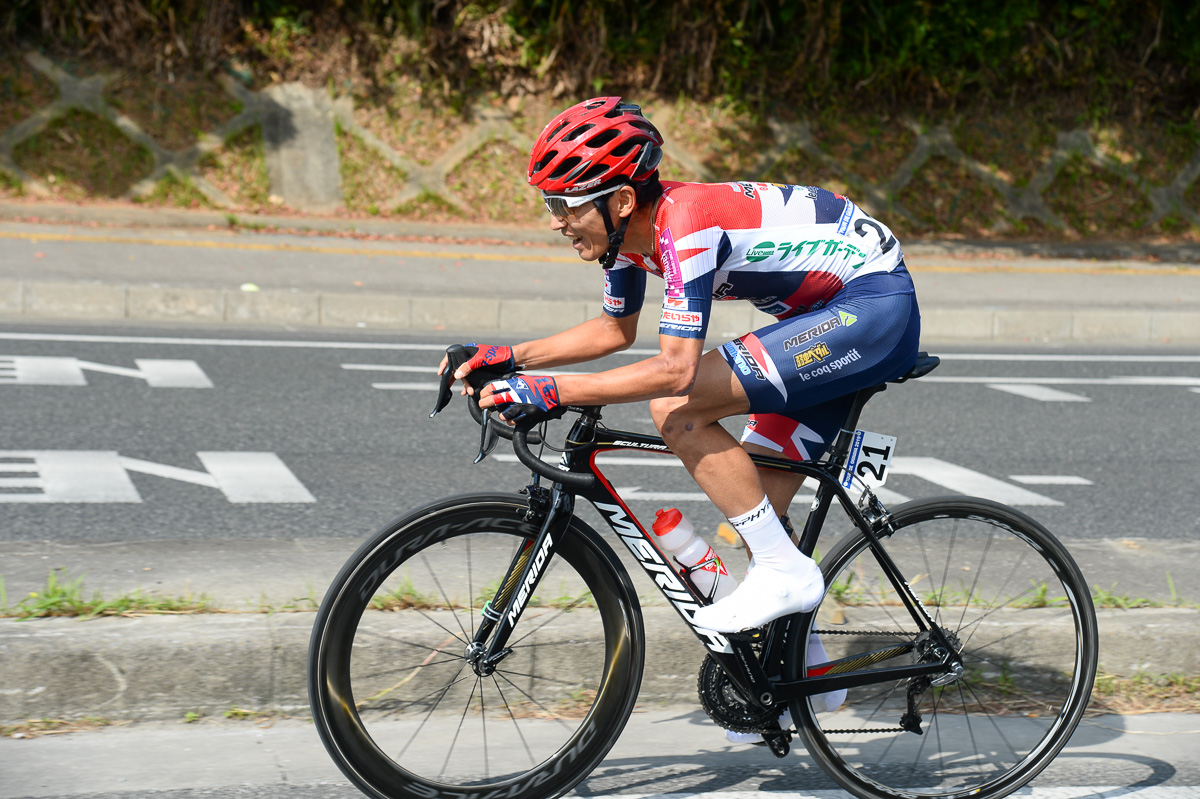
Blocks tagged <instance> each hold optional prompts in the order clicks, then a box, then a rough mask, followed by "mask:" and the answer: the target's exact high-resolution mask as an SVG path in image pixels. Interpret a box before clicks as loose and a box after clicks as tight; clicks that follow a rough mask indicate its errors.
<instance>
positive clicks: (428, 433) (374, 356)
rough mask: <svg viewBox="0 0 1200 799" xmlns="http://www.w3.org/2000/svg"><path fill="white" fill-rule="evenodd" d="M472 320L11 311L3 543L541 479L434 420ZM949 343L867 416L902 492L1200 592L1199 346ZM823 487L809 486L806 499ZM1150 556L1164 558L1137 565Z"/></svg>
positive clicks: (1159, 592) (1187, 594) (360, 525)
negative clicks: (262, 319)
mask: <svg viewBox="0 0 1200 799" xmlns="http://www.w3.org/2000/svg"><path fill="white" fill-rule="evenodd" d="M454 340H456V339H455V338H453V337H451V336H449V335H445V334H437V335H429V336H391V335H389V336H379V335H352V334H343V335H331V334H329V333H327V332H325V331H320V332H319V333H317V332H292V333H288V332H281V331H276V332H266V331H262V330H258V331H254V332H236V331H229V330H226V329H220V330H213V329H190V330H180V329H177V328H173V329H165V328H151V327H137V328H124V327H122V328H117V327H108V326H93V327H80V326H66V325H60V326H53V327H49V326H30V325H14V324H9V325H6V326H4V328H3V329H2V330H0V429H3V431H4V432H3V438H2V442H0V459H4V461H6V463H0V470H3V475H2V476H0V504H4V505H5V509H4V516H5V523H4V525H3V527H2V528H0V544H4V545H22V546H24V547H26V549H23V550H22V551H23V552H26V553H28V551H29V549H28V547H35V548H36V546H37V542H53V543H55V544H59V545H71V546H83V545H99V544H109V545H112V544H114V543H115V542H147V543H157V544H158V545H163V546H165V545H167V544H168V543H170V542H177V543H179V544H196V545H203V544H204V543H205V542H208V543H209V544H214V543H215V542H224V543H226V544H230V545H232V544H233V543H234V542H243V543H248V542H254V541H262V542H266V541H274V540H280V539H287V540H293V541H295V540H311V541H314V542H316V541H328V540H345V539H360V538H362V537H363V536H365V535H366V534H367V533H368V532H370V531H372V530H374V529H376V528H378V527H379V526H381V525H382V524H384V523H385V522H386V521H387V520H389V519H391V518H393V517H394V516H396V515H398V514H399V513H400V512H402V511H404V510H406V509H408V508H410V507H413V506H415V505H418V504H421V503H424V502H427V501H430V500H433V499H436V498H440V497H444V496H446V495H449V494H453V493H459V492H465V491H476V490H487V489H499V490H513V489H515V488H519V487H520V486H521V485H523V484H524V481H525V478H526V474H527V473H526V472H524V470H523V469H521V467H519V466H518V465H516V464H515V463H514V462H513V461H514V458H513V456H512V455H511V453H508V452H506V451H505V450H504V448H503V446H502V447H501V448H498V449H497V451H496V452H495V453H494V454H493V455H492V456H491V457H489V458H488V459H487V460H485V461H484V462H483V463H481V464H479V465H477V466H473V465H472V464H471V460H472V457H473V455H474V453H475V450H476V447H477V439H478V436H477V427H476V426H475V425H474V424H473V423H472V422H471V421H470V419H469V417H467V415H466V413H465V406H464V405H463V404H462V400H461V399H459V400H457V401H456V402H455V403H454V404H452V405H451V406H450V408H448V409H447V410H446V411H445V412H444V413H443V414H441V415H440V416H438V417H437V418H435V419H432V420H431V419H429V418H428V413H429V409H430V407H431V405H432V403H433V399H434V391H433V390H432V387H433V386H434V385H435V382H436V377H435V375H434V374H433V370H434V367H435V366H436V363H437V361H438V359H439V353H440V351H441V349H442V348H443V347H444V346H445V345H446V344H448V343H451V342H453V341H454ZM639 354H645V351H644V350H641V351H639V350H633V351H630V352H629V353H625V354H621V355H617V356H613V357H611V358H608V359H606V360H605V361H604V362H603V363H602V364H601V365H602V366H612V365H618V364H621V363H626V362H629V361H630V360H631V359H632V358H635V357H639ZM937 354H939V355H941V356H942V357H943V359H944V360H943V364H942V365H941V367H940V368H939V369H937V370H936V371H935V372H934V373H933V374H932V375H930V376H928V377H926V378H922V379H921V380H919V381H915V382H910V383H907V384H904V385H899V386H893V387H891V388H890V389H889V390H888V391H887V392H885V393H884V394H882V395H879V396H877V397H876V398H874V399H873V400H872V402H871V404H870V405H869V406H868V407H867V410H866V412H865V413H864V415H863V418H862V421H861V423H860V427H862V428H865V429H868V430H872V431H875V432H880V433H886V434H890V435H894V436H896V437H897V438H898V443H897V447H896V453H897V454H896V460H895V462H894V464H893V474H892V476H891V478H890V479H889V481H888V483H887V485H886V487H885V491H886V493H885V494H884V498H885V501H890V502H899V501H902V500H903V499H905V498H917V497H923V496H931V495H936V494H945V493H967V494H980V495H984V496H990V497H992V498H994V499H997V500H1000V501H1003V502H1006V503H1008V504H1012V505H1015V506H1017V507H1019V508H1022V509H1023V510H1025V511H1026V512H1028V513H1030V514H1032V515H1033V516H1035V517H1036V518H1037V519H1039V520H1040V521H1042V522H1043V523H1044V524H1046V525H1047V526H1048V527H1049V528H1050V529H1051V530H1053V531H1054V532H1055V533H1056V534H1057V535H1059V537H1060V538H1062V539H1064V540H1065V541H1067V542H1068V543H1069V544H1070V545H1071V546H1072V547H1073V548H1074V547H1078V548H1079V551H1080V552H1083V553H1085V554H1084V555H1082V556H1081V560H1082V559H1084V558H1085V557H1087V555H1086V553H1088V552H1091V553H1093V554H1094V556H1095V559H1096V560H1097V563H1098V566H1097V568H1098V569H1099V572H1098V575H1099V579H1097V580H1094V582H1100V581H1101V580H1108V578H1109V575H1110V574H1112V575H1115V576H1117V577H1119V578H1121V579H1120V582H1119V583H1118V584H1116V585H1115V586H1113V585H1110V584H1109V582H1111V580H1110V581H1109V582H1104V587H1105V588H1114V589H1115V590H1116V591H1117V592H1118V593H1126V594H1131V595H1137V596H1153V597H1159V598H1168V597H1169V596H1170V595H1171V592H1172V591H1174V592H1175V594H1176V595H1178V596H1182V597H1184V598H1191V599H1193V600H1195V599H1196V598H1200V577H1196V576H1193V574H1192V572H1195V571H1196V570H1195V569H1194V568H1189V567H1188V565H1187V564H1188V563H1190V564H1195V563H1196V560H1195V557H1196V552H1195V549H1194V544H1193V542H1194V541H1195V540H1196V534H1197V532H1200V512H1198V511H1197V510H1196V508H1195V505H1194V502H1193V499H1194V487H1195V481H1196V478H1197V477H1200V455H1197V452H1196V448H1195V443H1194V436H1193V435H1191V434H1192V433H1194V431H1195V429H1196V426H1195V419H1196V413H1197V408H1198V407H1200V354H1194V353H1187V352H1180V351H1178V350H1171V351H1169V354H1162V353H1156V352H1128V351H1125V352H1114V351H1111V350H1093V351H1087V350H1082V349H1072V350H1049V349H1046V348H1026V349H1020V348H1004V349H1003V350H989V351H979V349H978V348H977V349H974V350H972V351H970V352H967V351H954V350H951V349H949V348H941V349H939V350H938V351H937ZM575 368H583V367H575ZM56 382H57V383H59V384H58V385H53V384H52V383H56ZM62 383H73V384H71V385H63V384H62ZM605 421H606V423H607V424H608V425H609V426H610V427H613V428H619V429H631V430H641V431H646V432H652V425H651V422H650V419H649V415H648V413H647V411H646V409H645V406H644V405H636V404H635V405H626V406H612V407H610V408H609V409H608V410H607V411H606V413H605ZM729 426H730V428H731V429H734V430H739V429H740V421H739V420H731V422H730V424H729ZM564 431H565V428H564ZM31 453H32V454H31ZM246 453H258V454H257V455H253V456H248V455H246ZM238 458H242V459H245V458H257V459H258V460H251V461H245V462H242V461H238V460H237V459H238ZM231 459H232V460H231ZM264 459H265V461H264ZM629 460H630V459H628V458H626V459H617V460H616V461H615V462H614V463H613V464H612V465H611V466H610V468H609V475H610V477H611V478H612V479H613V481H614V484H615V485H617V486H618V487H620V488H622V489H625V491H623V492H622V493H623V496H625V497H626V498H627V499H629V500H630V502H631V507H632V509H633V510H634V512H635V513H637V514H638V515H639V516H642V515H643V514H645V515H646V516H648V517H649V518H651V519H652V518H653V511H654V509H655V508H657V507H663V506H669V505H677V506H679V507H680V508H681V509H682V510H683V511H684V512H685V513H686V514H687V515H688V516H689V518H691V519H692V520H693V521H694V522H695V523H696V524H697V526H698V528H699V529H701V530H708V531H712V530H714V529H715V528H716V526H717V524H718V522H719V521H721V519H720V517H719V515H718V514H717V512H716V511H715V509H713V508H712V507H711V506H710V505H709V504H708V503H707V502H706V501H705V500H704V498H703V496H702V495H700V494H699V493H698V492H697V488H696V486H695V484H694V483H693V482H692V481H691V479H690V478H689V477H688V475H687V474H686V472H685V471H684V470H683V469H682V468H679V467H678V465H677V464H676V465H672V464H671V463H667V462H665V461H666V459H662V460H660V461H659V462H657V463H655V465H635V464H640V463H644V462H645V461H644V460H634V461H633V463H630V462H629ZM264 462H265V464H266V465H265V466H264ZM64 463H67V464H75V465H74V466H70V467H64V466H63V464H64ZM55 464H57V465H55ZM264 474H265V475H266V477H264ZM264 481H265V482H264ZM79 492H83V493H82V494H80V493H79ZM89 492H91V493H90V494H89ZM81 497H83V498H84V499H85V500H86V501H83V502H81V501H79V500H80V498H81ZM804 505H805V503H804V502H803V494H802V495H801V498H800V499H798V500H797V502H796V503H795V504H794V506H793V510H794V512H795V513H797V515H802V513H803V508H804ZM590 518H592V519H593V520H594V521H596V523H599V517H598V516H595V515H594V514H593V516H592V517H590ZM730 554H731V557H733V558H734V559H736V552H734V551H732V550H731V553H730ZM1142 561H1144V562H1146V563H1147V564H1151V563H1152V564H1153V567H1152V568H1151V570H1150V571H1149V572H1148V573H1145V574H1135V573H1134V572H1131V571H1129V570H1128V568H1126V567H1127V565H1128V564H1132V563H1137V562H1142ZM1181 561H1183V562H1181ZM1163 564H1166V565H1165V566H1164V565H1163ZM1172 564H1174V565H1175V566H1176V567H1177V568H1175V569H1174V571H1173V573H1172V574H1171V577H1170V580H1168V577H1167V574H1166V571H1167V570H1169V569H1171V566H1172ZM4 571H5V569H4V568H0V574H3V573H4ZM1085 571H1086V569H1085ZM1089 576H1091V575H1089ZM1133 580H1137V581H1139V582H1136V583H1135V582H1133ZM1171 581H1173V585H1172V582H1171Z"/></svg>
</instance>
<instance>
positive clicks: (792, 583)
mask: <svg viewBox="0 0 1200 799" xmlns="http://www.w3.org/2000/svg"><path fill="white" fill-rule="evenodd" d="M824 593H825V582H824V581H823V580H822V579H821V570H820V569H819V568H818V567H817V565H816V564H815V563H813V562H812V561H811V560H806V563H805V564H804V569H803V571H802V572H800V573H797V574H793V573H785V572H779V571H776V570H774V569H772V568H768V567H767V566H766V565H765V564H756V565H755V566H754V568H752V569H751V570H750V572H749V573H748V574H747V575H746V579H745V580H743V581H742V583H741V585H739V586H738V587H737V588H735V589H734V591H733V593H732V594H730V595H729V596H727V597H725V598H724V599H722V600H721V601H719V602H714V603H713V604H711V605H709V606H707V607H703V608H700V609H699V610H697V611H696V612H695V614H693V616H692V619H693V620H694V621H695V622H696V625H697V626H699V627H703V628H705V629H707V630H712V631H714V632H718V633H735V632H739V631H741V630H750V629H753V628H755V627H762V626H763V625H764V624H766V623H767V622H769V621H774V620H775V619H778V618H779V617H780V616H787V615H788V614H791V613H805V612H807V611H810V610H812V609H813V608H815V607H816V606H817V605H818V604H819V603H820V601H821V596H822V595H823V594H824Z"/></svg>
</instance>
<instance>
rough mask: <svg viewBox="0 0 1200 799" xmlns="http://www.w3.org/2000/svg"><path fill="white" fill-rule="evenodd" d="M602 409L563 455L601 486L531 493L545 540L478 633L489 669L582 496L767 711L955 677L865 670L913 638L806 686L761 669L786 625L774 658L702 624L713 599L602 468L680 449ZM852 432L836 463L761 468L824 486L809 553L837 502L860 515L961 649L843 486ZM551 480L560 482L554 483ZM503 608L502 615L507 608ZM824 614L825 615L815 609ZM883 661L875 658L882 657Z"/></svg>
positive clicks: (583, 423) (917, 607)
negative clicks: (600, 461)
mask: <svg viewBox="0 0 1200 799" xmlns="http://www.w3.org/2000/svg"><path fill="white" fill-rule="evenodd" d="M598 421H599V413H598V412H597V411H595V410H594V409H589V412H585V413H584V414H582V415H581V416H580V417H579V418H578V419H577V420H576V422H575V425H574V426H573V427H572V429H571V432H570V434H569V435H568V437H567V445H568V448H567V450H566V451H565V452H563V455H562V459H561V461H560V463H559V466H558V469H560V470H562V471H563V472H567V473H570V474H578V475H593V476H594V477H595V480H594V481H591V485H590V486H587V487H582V488H566V487H564V486H563V485H561V484H558V483H556V484H555V485H554V487H553V488H552V489H551V490H549V491H547V490H546V489H544V488H540V487H539V486H538V484H537V480H536V478H535V482H534V484H533V485H531V486H530V487H529V488H528V489H527V491H528V492H529V494H530V503H531V509H530V514H531V516H529V517H527V518H531V519H532V518H537V517H540V518H541V526H540V529H539V532H538V536H537V538H536V539H534V540H533V541H532V542H531V543H530V544H528V545H526V546H525V547H523V548H522V549H521V551H520V552H519V553H518V554H517V555H516V557H515V558H514V560H513V563H512V565H511V566H510V569H509V573H508V575H507V576H506V578H505V580H504V582H503V583H502V589H501V591H499V592H497V594H496V597H495V600H494V603H495V605H492V604H489V606H488V608H486V609H485V612H484V621H483V623H482V624H481V625H480V628H479V630H478V631H477V632H476V635H475V639H474V641H475V643H476V644H477V645H479V646H482V647H484V648H485V649H486V654H485V655H484V657H483V660H484V662H485V663H495V662H498V661H499V660H501V659H503V657H504V656H505V655H507V654H508V652H509V651H511V650H509V649H508V648H507V642H508V639H509V636H510V635H511V634H512V632H513V630H514V628H515V626H516V624H517V622H518V621H519V620H520V617H521V613H522V612H523V611H524V609H525V607H526V604H527V603H528V601H529V599H530V597H532V595H533V590H534V589H535V588H536V586H537V584H538V581H539V580H540V578H541V576H542V574H543V573H544V571H545V566H546V564H547V563H549V562H550V560H551V559H552V558H553V556H554V551H555V548H556V547H557V544H558V541H559V540H561V537H562V535H563V534H565V533H566V532H567V530H568V528H569V524H570V520H571V517H572V515H573V513H574V508H575V497H576V496H580V497H582V498H584V499H586V500H587V501H589V502H591V503H592V505H593V506H594V507H595V508H596V509H597V510H598V511H599V512H600V514H601V515H602V516H603V517H604V519H605V521H607V522H608V524H609V526H610V527H611V528H612V529H613V532H615V533H616V534H617V536H618V537H619V538H620V540H621V541H622V543H624V544H625V546H626V547H628V549H629V551H630V552H631V553H633V556H634V558H636V559H637V561H638V563H639V564H640V565H641V566H642V569H643V570H644V571H645V572H646V574H647V575H648V576H649V577H650V579H651V580H653V581H654V583H655V585H657V586H658V589H659V590H660V591H661V592H662V594H663V596H664V597H666V599H667V600H668V601H669V602H670V603H671V606H672V607H673V608H675V610H676V612H677V613H678V614H679V615H680V617H681V618H682V619H683V620H684V621H685V622H686V623H687V624H688V626H690V627H691V628H692V632H693V633H694V634H695V635H696V637H697V638H698V639H699V640H700V642H701V643H702V644H704V646H705V648H706V649H707V650H708V652H709V654H710V655H711V656H712V657H713V658H714V659H716V660H717V662H718V663H720V665H721V667H722V668H723V669H724V670H725V672H726V674H728V675H729V677H730V679H732V680H733V682H734V684H735V685H737V686H738V688H739V689H740V690H742V691H743V692H744V695H745V696H746V697H747V698H749V699H750V700H751V701H753V702H754V703H755V704H758V705H760V706H762V707H772V706H774V705H776V704H778V703H781V702H787V701H790V700H793V699H798V698H800V697H805V696H811V695H815V694H823V693H828V692H831V691H837V690H841V689H845V688H853V687H858V686H863V685H870V684H873V683H879V682H888V681H895V680H899V679H904V678H908V677H922V676H927V675H930V676H931V675H941V674H945V673H946V672H947V671H948V670H949V668H948V666H947V664H946V663H945V662H936V663H920V664H914V665H908V666H899V667H889V668H881V669H862V668H861V666H862V665H863V664H864V663H866V664H870V663H873V662H881V661H882V660H885V659H887V658H891V657H894V656H896V655H897V654H901V653H903V652H905V651H910V650H911V649H912V647H913V644H912V643H911V642H908V643H904V644H899V645H894V646H890V647H887V648H885V649H883V650H880V651H879V652H878V653H865V654H859V655H856V656H854V657H852V658H845V659H843V660H838V661H833V662H832V663H830V664H826V665H824V666H822V668H821V669H820V672H821V673H820V674H816V675H809V676H806V677H804V678H801V679H798V680H786V681H785V680H783V679H782V677H781V676H780V675H779V674H767V673H766V672H764V670H763V668H762V666H761V663H771V664H778V663H782V662H783V647H784V646H785V645H786V638H787V633H788V630H787V627H788V625H786V624H772V625H770V626H769V628H768V632H767V637H766V640H765V641H763V645H764V647H765V651H764V656H763V657H762V660H761V661H760V659H759V657H758V655H757V654H756V653H755V651H754V648H753V642H754V641H756V640H757V638H756V635H757V634H747V633H735V634H728V635H726V634H721V633H717V632H714V631H712V630H708V629H705V628H703V627H699V626H697V625H696V623H695V621H694V614H695V612H696V611H697V610H699V609H700V608H701V607H702V606H703V605H704V604H705V602H704V600H703V599H702V598H701V596H700V595H699V594H698V593H697V591H696V590H695V589H694V588H693V587H692V585H691V584H690V583H689V581H687V580H685V579H683V578H682V577H681V576H680V574H679V571H678V569H677V568H676V567H675V566H674V565H672V563H671V560H670V558H669V557H668V556H667V555H665V554H664V553H663V552H662V550H660V549H659V547H658V544H657V541H656V538H655V536H653V535H651V534H650V533H648V532H647V531H646V529H645V528H644V527H642V525H641V523H640V522H639V521H638V520H637V518H636V517H635V516H634V515H633V513H632V512H630V510H629V508H628V507H627V506H626V505H625V502H624V501H623V500H622V499H621V497H620V496H619V495H618V494H617V491H616V489H615V488H613V486H612V484H611V483H610V482H609V481H608V479H607V478H606V477H605V476H604V475H603V473H601V472H600V471H599V469H598V468H597V467H596V463H595V459H596V456H597V455H598V454H599V453H601V452H608V451H613V450H632V451H637V452H657V453H662V454H670V453H671V450H670V448H669V447H668V446H667V445H666V444H665V443H664V442H663V440H662V438H660V437H658V436H652V435H645V434H642V433H630V432H624V431H619V430H609V429H607V428H603V427H600V426H599V425H598V424H597V422H598ZM848 435H850V433H849V431H847V430H843V431H842V433H841V434H839V438H838V440H837V441H836V442H835V444H834V446H833V447H832V448H831V450H830V457H829V458H827V459H826V460H822V461H818V462H816V463H807V462H802V461H789V460H784V459H781V458H773V457H768V456H763V455H752V456H751V459H752V460H753V461H754V463H755V465H756V466H760V467H764V468H769V469H775V470H779V471H786V472H791V473H793V474H799V475H803V476H804V477H811V478H813V479H815V480H816V481H817V482H818V486H817V491H816V498H815V499H814V501H813V505H812V510H811V512H810V513H809V516H808V519H807V521H806V522H805V525H804V528H803V530H802V532H801V534H800V550H801V551H802V552H803V553H804V554H805V555H808V556H810V557H811V556H812V553H813V552H814V550H815V548H816V544H817V538H818V536H819V535H820V531H821V526H822V525H823V524H824V521H825V518H826V515H827V514H828V511H829V508H830V506H831V505H832V504H833V502H834V500H835V499H836V500H837V501H838V502H839V503H840V504H841V505H842V507H843V508H844V510H845V511H846V512H847V514H848V515H849V516H850V518H851V520H852V521H853V522H854V524H855V526H856V527H858V529H859V530H860V531H862V533H863V535H864V536H865V537H866V538H867V540H868V542H869V546H870V549H871V550H872V552H873V553H874V555H875V557H876V558H877V560H878V562H879V565H880V567H881V568H882V570H883V572H884V574H885V575H886V576H887V578H888V580H889V581H890V582H891V584H892V586H893V587H894V588H895V590H896V592H897V594H898V595H899V596H900V597H901V598H902V600H903V602H904V605H905V606H906V607H907V608H908V611H909V613H910V614H911V615H912V617H913V619H914V621H915V623H916V624H917V625H918V626H919V627H920V629H921V630H922V631H927V632H930V634H931V636H932V637H933V638H934V639H935V640H936V641H937V642H939V643H941V644H942V645H943V647H944V649H945V651H947V652H951V651H953V648H952V647H950V646H949V645H948V644H947V641H946V639H945V637H944V636H943V635H942V633H941V630H940V628H939V627H938V625H937V624H936V623H935V622H934V620H933V618H932V617H931V616H930V615H929V613H928V611H926V609H925V608H924V606H923V605H922V604H921V602H920V600H919V599H918V598H917V596H916V595H915V593H913V591H912V588H911V587H910V586H909V585H908V583H907V582H906V581H905V579H904V576H903V575H902V574H901V573H900V571H899V569H898V567H897V566H896V564H895V562H894V561H893V560H892V559H891V557H890V556H889V555H888V554H887V552H886V551H885V550H884V548H883V546H882V544H881V543H880V539H879V536H878V535H877V534H876V532H875V529H874V526H873V524H872V523H871V522H870V521H868V519H867V518H866V517H865V516H864V515H863V513H862V512H861V511H860V509H859V508H858V507H857V506H856V505H855V503H854V501H853V500H851V498H850V496H849V495H848V494H847V492H846V490H845V489H844V488H843V487H842V485H841V483H840V482H839V480H838V477H837V476H838V474H840V472H841V471H842V467H841V465H840V464H841V462H842V460H843V459H844V455H845V450H846V448H847V447H848V443H847V441H846V438H845V437H846V436H848ZM548 479H553V478H552V477H548ZM875 523H876V524H877V525H878V526H879V528H880V529H881V531H883V532H884V534H885V536H886V535H890V534H891V529H890V527H889V526H888V524H889V520H888V518H887V517H886V515H881V516H880V517H879V518H877V519H875ZM499 607H502V608H503V609H502V610H499V609H498V608H499ZM814 612H815V611H814ZM873 655H874V656H875V657H874V658H873Z"/></svg>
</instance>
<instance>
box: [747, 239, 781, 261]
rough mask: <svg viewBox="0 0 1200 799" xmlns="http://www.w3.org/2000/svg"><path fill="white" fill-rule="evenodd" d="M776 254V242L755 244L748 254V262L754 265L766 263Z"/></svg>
mask: <svg viewBox="0 0 1200 799" xmlns="http://www.w3.org/2000/svg"><path fill="white" fill-rule="evenodd" d="M774 254H775V242H773V241H763V242H759V243H758V244H755V245H754V246H753V247H751V248H750V249H749V251H747V253H746V260H747V261H750V262H752V263H758V262H759V261H765V260H767V259H768V258H770V257H771V256H772V255H774Z"/></svg>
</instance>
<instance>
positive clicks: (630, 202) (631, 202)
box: [616, 184, 637, 217]
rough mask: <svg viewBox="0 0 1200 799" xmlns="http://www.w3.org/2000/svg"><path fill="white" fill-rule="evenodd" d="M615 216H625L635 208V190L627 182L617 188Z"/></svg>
mask: <svg viewBox="0 0 1200 799" xmlns="http://www.w3.org/2000/svg"><path fill="white" fill-rule="evenodd" d="M616 200H617V216H618V217H626V216H629V215H631V214H632V213H633V211H634V209H635V208H637V192H636V191H635V190H634V188H633V186H630V185H628V184H626V185H624V186H622V187H621V188H619V189H617V196H616Z"/></svg>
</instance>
